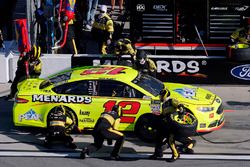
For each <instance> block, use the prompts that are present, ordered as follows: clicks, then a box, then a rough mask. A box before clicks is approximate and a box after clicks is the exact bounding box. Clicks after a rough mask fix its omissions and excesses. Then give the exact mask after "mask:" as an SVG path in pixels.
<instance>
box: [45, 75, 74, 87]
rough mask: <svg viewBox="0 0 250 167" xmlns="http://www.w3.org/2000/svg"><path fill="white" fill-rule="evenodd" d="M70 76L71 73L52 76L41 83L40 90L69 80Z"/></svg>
mask: <svg viewBox="0 0 250 167" xmlns="http://www.w3.org/2000/svg"><path fill="white" fill-rule="evenodd" d="M71 74H72V71H68V72H65V73H60V74H57V75H53V76H51V77H49V78H47V79H46V80H45V81H43V82H42V83H41V85H40V89H43V88H46V87H48V86H50V85H52V84H57V83H60V82H63V81H67V80H69V79H70V76H71Z"/></svg>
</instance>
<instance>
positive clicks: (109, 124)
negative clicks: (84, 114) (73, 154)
mask: <svg viewBox="0 0 250 167" xmlns="http://www.w3.org/2000/svg"><path fill="white" fill-rule="evenodd" d="M119 112H120V110H119V106H117V105H115V106H114V107H113V108H112V110H111V111H108V112H103V113H102V114H101V116H100V118H99V119H98V120H97V123H96V125H95V127H94V130H93V137H94V143H93V144H90V145H89V146H87V147H85V148H83V150H82V152H81V158H83V159H84V158H85V157H86V154H87V155H89V154H90V153H92V152H94V151H97V150H99V149H100V148H101V147H102V145H103V142H104V139H107V140H108V143H112V142H110V141H112V140H116V143H115V146H114V149H113V151H112V152H111V156H110V158H111V159H114V160H118V159H120V156H119V152H120V149H121V147H122V145H123V142H124V135H123V133H121V132H119V131H118V126H119V123H120V117H121V114H119Z"/></svg>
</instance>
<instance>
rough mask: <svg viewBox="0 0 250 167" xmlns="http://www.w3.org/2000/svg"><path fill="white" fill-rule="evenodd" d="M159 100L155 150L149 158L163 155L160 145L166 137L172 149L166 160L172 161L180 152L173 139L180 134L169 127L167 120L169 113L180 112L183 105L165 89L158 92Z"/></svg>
mask: <svg viewBox="0 0 250 167" xmlns="http://www.w3.org/2000/svg"><path fill="white" fill-rule="evenodd" d="M160 101H161V102H163V104H162V114H161V115H160V116H158V119H159V120H158V121H157V124H158V125H157V136H156V143H155V152H154V154H153V155H151V156H150V157H149V158H150V159H157V158H158V157H162V156H163V149H162V146H163V144H164V139H165V138H166V140H167V143H168V145H169V147H170V149H171V151H172V157H171V158H170V159H167V161H168V162H174V161H176V160H177V159H178V158H179V157H180V153H179V151H178V150H177V147H176V145H175V141H176V140H177V138H176V137H177V136H178V135H179V136H181V134H176V133H175V131H174V129H173V128H172V127H171V124H170V123H169V122H168V121H167V118H169V115H170V114H171V113H173V112H175V111H177V112H181V111H182V110H181V108H182V107H183V105H182V104H181V103H179V101H178V100H176V99H171V98H169V92H167V91H166V90H162V91H161V93H160Z"/></svg>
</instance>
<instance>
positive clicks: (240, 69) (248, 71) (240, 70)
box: [231, 64, 250, 80]
mask: <svg viewBox="0 0 250 167" xmlns="http://www.w3.org/2000/svg"><path fill="white" fill-rule="evenodd" d="M231 74H232V75H233V76H234V77H236V78H239V79H243V80H250V64H244V65H240V66H236V67H234V68H233V69H232V70H231Z"/></svg>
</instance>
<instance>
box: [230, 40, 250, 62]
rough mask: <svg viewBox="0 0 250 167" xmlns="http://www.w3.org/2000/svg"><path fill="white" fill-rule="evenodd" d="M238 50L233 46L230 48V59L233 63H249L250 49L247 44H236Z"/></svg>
mask: <svg viewBox="0 0 250 167" xmlns="http://www.w3.org/2000/svg"><path fill="white" fill-rule="evenodd" d="M237 46H238V48H236V47H235V45H233V46H230V48H231V57H232V60H235V61H249V60H250V54H249V53H250V47H249V45H247V44H238V45H237Z"/></svg>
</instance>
